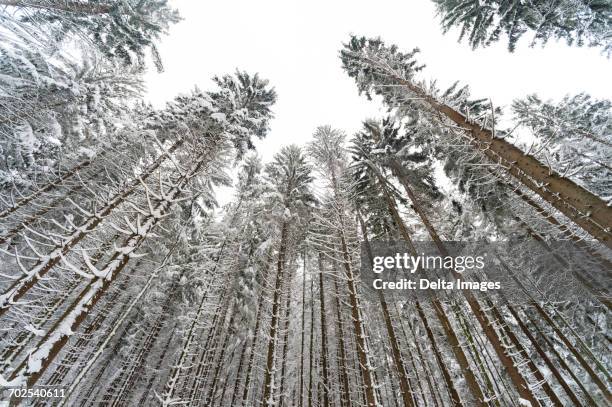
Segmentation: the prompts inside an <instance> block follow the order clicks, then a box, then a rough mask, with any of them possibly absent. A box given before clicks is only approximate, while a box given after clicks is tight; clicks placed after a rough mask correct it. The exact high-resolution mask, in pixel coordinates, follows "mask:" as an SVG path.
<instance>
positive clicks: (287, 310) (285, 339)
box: [278, 290, 291, 407]
mask: <svg viewBox="0 0 612 407" xmlns="http://www.w3.org/2000/svg"><path fill="white" fill-rule="evenodd" d="M290 314H291V295H290V293H289V290H287V301H286V302H285V327H284V328H283V329H284V330H285V333H284V335H283V357H282V366H281V376H280V377H281V382H280V389H279V393H280V398H279V399H278V405H279V407H283V405H284V403H285V394H284V392H285V372H286V368H287V351H288V350H289V317H290Z"/></svg>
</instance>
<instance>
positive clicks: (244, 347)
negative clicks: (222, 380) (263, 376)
mask: <svg viewBox="0 0 612 407" xmlns="http://www.w3.org/2000/svg"><path fill="white" fill-rule="evenodd" d="M248 347H249V338H248V336H247V337H245V338H244V341H243V342H242V350H241V351H240V358H239V359H238V368H237V369H236V378H235V379H234V391H233V392H232V399H231V401H230V406H235V405H236V397H237V396H238V391H239V390H240V374H241V373H242V366H243V365H244V358H245V356H246V350H247V348H248ZM227 373H228V377H227V379H226V380H229V374H230V372H229V370H228V372H227Z"/></svg>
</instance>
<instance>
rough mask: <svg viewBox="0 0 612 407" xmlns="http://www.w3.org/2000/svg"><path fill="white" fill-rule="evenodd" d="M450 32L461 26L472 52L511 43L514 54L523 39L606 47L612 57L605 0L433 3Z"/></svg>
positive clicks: (610, 9) (610, 10)
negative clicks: (503, 37)
mask: <svg viewBox="0 0 612 407" xmlns="http://www.w3.org/2000/svg"><path fill="white" fill-rule="evenodd" d="M434 2H435V3H436V6H437V9H438V12H439V14H440V15H441V17H442V27H443V29H444V31H445V32H447V31H449V30H450V29H451V28H453V27H459V28H460V29H461V33H460V35H459V40H461V39H463V38H467V40H468V43H469V44H470V45H471V46H472V47H473V48H478V47H486V46H488V45H490V44H491V43H493V42H497V41H499V40H500V37H501V35H502V34H505V35H506V36H507V38H508V49H509V50H510V51H514V49H515V48H516V43H517V41H518V40H519V39H520V38H521V37H522V36H523V35H530V36H532V37H533V38H532V42H531V45H532V46H533V45H535V44H536V43H538V42H540V43H542V44H545V43H546V42H547V41H549V40H550V39H559V40H565V41H566V42H567V43H568V44H569V45H574V44H575V45H577V46H582V45H587V46H589V47H601V48H602V51H603V53H605V54H607V55H608V56H610V55H611V54H612V41H611V40H610V31H611V30H612V22H611V21H612V5H611V4H610V2H608V1H605V0H580V1H574V0H561V1H559V0H528V1H519V0H510V1H502V0H486V1H476V0H434Z"/></svg>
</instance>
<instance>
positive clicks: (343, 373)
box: [334, 264, 351, 407]
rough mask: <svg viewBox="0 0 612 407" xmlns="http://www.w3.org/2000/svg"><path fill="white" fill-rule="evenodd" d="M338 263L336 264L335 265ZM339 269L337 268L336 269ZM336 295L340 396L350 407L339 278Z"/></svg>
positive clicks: (343, 404) (335, 286)
mask: <svg viewBox="0 0 612 407" xmlns="http://www.w3.org/2000/svg"><path fill="white" fill-rule="evenodd" d="M335 266H336V265H335V264H334V267H335ZM336 271H337V270H336ZM334 296H335V297H336V321H337V322H336V329H337V331H338V350H339V353H340V355H339V358H340V384H341V387H342V394H341V396H340V406H341V407H345V406H346V407H348V406H350V404H351V394H350V391H351V389H350V385H349V379H348V372H347V365H346V350H345V349H344V345H345V337H344V324H343V322H342V314H343V312H342V309H341V301H340V290H338V278H334Z"/></svg>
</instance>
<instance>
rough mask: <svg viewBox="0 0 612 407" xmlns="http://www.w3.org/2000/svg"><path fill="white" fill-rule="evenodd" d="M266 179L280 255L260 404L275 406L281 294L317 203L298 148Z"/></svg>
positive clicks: (278, 159)
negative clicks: (303, 225)
mask: <svg viewBox="0 0 612 407" xmlns="http://www.w3.org/2000/svg"><path fill="white" fill-rule="evenodd" d="M265 170H266V176H267V179H268V181H269V182H270V184H271V186H272V188H273V191H274V192H273V195H271V196H270V197H271V201H270V205H271V210H272V213H273V214H274V215H275V217H276V218H277V219H278V223H279V224H278V233H279V236H278V238H277V239H278V251H277V259H276V267H275V268H276V271H275V277H274V279H273V281H274V286H273V287H274V291H273V295H272V320H271V322H270V331H269V333H268V346H267V356H266V361H265V364H266V367H265V376H264V390H263V394H262V398H261V404H262V405H265V406H273V405H275V404H276V402H275V394H274V391H275V388H276V384H275V376H276V372H277V371H278V355H277V349H276V346H277V340H278V338H277V335H278V330H279V318H280V308H281V292H282V287H283V285H284V284H285V280H287V279H289V278H290V277H289V276H286V273H287V261H288V258H289V257H290V256H291V252H292V251H294V250H295V248H296V247H295V238H294V237H295V232H296V229H295V228H296V227H297V226H299V224H300V219H304V217H307V216H308V211H309V207H310V206H311V205H312V204H313V203H314V201H315V199H314V196H313V194H312V191H311V189H310V188H311V187H310V184H311V182H312V180H313V178H312V176H311V171H312V169H311V167H310V165H309V164H308V163H307V161H306V157H305V156H304V154H303V153H302V151H301V150H300V148H299V147H297V146H293V145H292V146H288V147H283V148H282V149H281V150H280V152H279V153H277V154H276V155H275V156H274V160H273V161H272V162H271V163H270V164H268V165H267V166H266V169H265Z"/></svg>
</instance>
